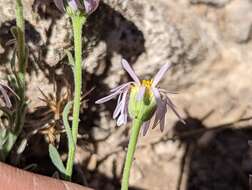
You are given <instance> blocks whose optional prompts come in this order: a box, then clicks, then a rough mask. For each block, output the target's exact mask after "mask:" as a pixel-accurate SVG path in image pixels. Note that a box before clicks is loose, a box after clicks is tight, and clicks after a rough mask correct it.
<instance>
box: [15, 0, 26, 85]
mask: <svg viewBox="0 0 252 190" xmlns="http://www.w3.org/2000/svg"><path fill="white" fill-rule="evenodd" d="M16 25H17V54H18V61H19V64H18V66H19V76H20V78H21V81H22V83H23V84H22V85H23V86H25V84H24V83H25V82H24V81H25V79H24V78H25V71H26V62H27V58H26V56H27V55H26V48H25V21H24V15H23V5H22V1H21V0H16Z"/></svg>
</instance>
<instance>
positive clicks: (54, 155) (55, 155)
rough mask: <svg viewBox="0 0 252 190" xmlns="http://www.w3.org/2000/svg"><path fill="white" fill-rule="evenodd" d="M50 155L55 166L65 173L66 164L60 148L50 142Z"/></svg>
mask: <svg viewBox="0 0 252 190" xmlns="http://www.w3.org/2000/svg"><path fill="white" fill-rule="evenodd" d="M49 156H50V158H51V160H52V163H53V164H54V166H55V167H56V168H57V169H58V170H59V171H60V172H61V173H63V174H65V173H66V169H65V166H64V164H63V162H62V160H61V158H60V155H59V152H58V150H57V149H56V148H55V146H53V145H52V144H49Z"/></svg>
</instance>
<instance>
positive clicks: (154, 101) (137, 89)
mask: <svg viewBox="0 0 252 190" xmlns="http://www.w3.org/2000/svg"><path fill="white" fill-rule="evenodd" d="M122 66H123V67H124V69H125V70H126V71H127V72H128V73H129V75H130V76H131V78H132V79H133V80H134V81H132V82H128V83H125V84H122V85H120V86H118V87H116V88H114V89H112V90H111V94H110V95H108V96H106V97H104V98H102V99H100V100H98V101H96V103H97V104H101V103H104V102H106V101H109V100H111V99H112V98H114V97H115V96H117V95H119V98H118V101H117V106H116V109H115V111H114V114H113V118H114V119H116V118H117V125H119V126H120V125H122V124H126V123H127V118H128V113H129V115H130V117H131V118H132V119H138V120H141V121H143V122H144V124H143V135H145V134H146V133H147V130H148V128H149V126H150V120H151V118H154V123H153V128H154V127H156V126H157V125H158V124H160V130H161V131H163V130H164V122H165V115H166V112H167V108H168V107H169V108H171V110H172V111H173V112H174V113H175V114H176V115H177V117H178V118H179V119H180V121H181V122H183V123H184V120H183V119H182V118H181V117H180V115H179V114H178V113H177V111H176V109H175V106H174V104H173V103H172V101H171V100H170V98H169V97H168V96H167V93H168V92H167V91H166V90H164V89H160V88H158V87H157V84H158V83H159V81H160V80H161V79H162V77H163V76H164V74H165V72H166V71H167V70H168V69H169V68H170V65H169V64H165V65H163V66H162V67H161V69H160V70H159V71H158V73H157V74H156V75H155V77H154V78H153V80H143V81H142V82H140V80H139V79H138V77H137V76H136V74H135V72H134V71H133V69H132V68H131V67H130V65H129V64H128V62H127V61H126V60H124V59H123V60H122Z"/></svg>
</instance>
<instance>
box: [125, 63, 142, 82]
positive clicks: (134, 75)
mask: <svg viewBox="0 0 252 190" xmlns="http://www.w3.org/2000/svg"><path fill="white" fill-rule="evenodd" d="M122 66H123V68H124V69H125V70H126V71H127V72H128V73H129V75H130V76H131V78H132V79H133V80H134V81H135V82H136V83H137V84H138V85H141V82H140V80H139V78H138V77H137V75H136V73H135V71H134V70H133V69H132V68H131V66H130V65H129V63H128V62H127V61H126V60H125V59H122Z"/></svg>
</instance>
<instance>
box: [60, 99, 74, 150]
mask: <svg viewBox="0 0 252 190" xmlns="http://www.w3.org/2000/svg"><path fill="white" fill-rule="evenodd" d="M72 105H73V102H72V101H71V102H68V103H67V105H66V106H65V108H64V111H63V114H62V117H63V123H64V127H65V129H66V134H67V139H68V150H70V147H74V146H75V145H74V141H73V135H72V131H71V128H70V125H69V122H68V115H69V113H70V110H71V107H72Z"/></svg>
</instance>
